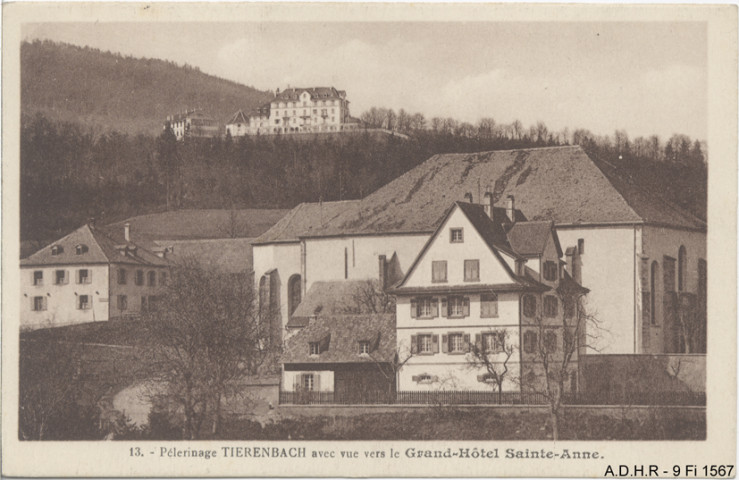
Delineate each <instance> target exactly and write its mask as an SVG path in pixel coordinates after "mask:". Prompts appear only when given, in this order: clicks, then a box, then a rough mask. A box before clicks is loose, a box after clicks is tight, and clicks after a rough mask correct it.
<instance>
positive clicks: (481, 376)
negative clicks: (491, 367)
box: [477, 375, 485, 382]
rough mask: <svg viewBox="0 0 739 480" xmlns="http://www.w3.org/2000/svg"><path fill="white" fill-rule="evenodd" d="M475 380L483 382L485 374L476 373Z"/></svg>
mask: <svg viewBox="0 0 739 480" xmlns="http://www.w3.org/2000/svg"><path fill="white" fill-rule="evenodd" d="M477 381H478V382H484V381H485V375H478V376H477Z"/></svg>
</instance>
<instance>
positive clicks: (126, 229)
mask: <svg viewBox="0 0 739 480" xmlns="http://www.w3.org/2000/svg"><path fill="white" fill-rule="evenodd" d="M123 238H125V239H126V241H127V242H130V241H131V224H130V223H128V222H126V223H124V224H123Z"/></svg>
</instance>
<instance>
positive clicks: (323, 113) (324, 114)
mask: <svg viewBox="0 0 739 480" xmlns="http://www.w3.org/2000/svg"><path fill="white" fill-rule="evenodd" d="M288 113H289V111H288V110H285V111H284V115H285V116H288ZM331 114H336V109H335V108H332V109H331ZM298 115H299V112H298V111H297V110H293V111H292V116H293V117H295V116H298ZM313 115H318V109H317V108H314V109H313ZM275 116H276V117H279V116H280V111H279V110H275ZM303 116H308V110H303ZM321 116H322V117H327V116H328V108H323V109H321Z"/></svg>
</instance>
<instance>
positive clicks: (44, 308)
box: [41, 297, 48, 310]
mask: <svg viewBox="0 0 739 480" xmlns="http://www.w3.org/2000/svg"><path fill="white" fill-rule="evenodd" d="M41 298H43V299H44V301H43V302H41V303H42V304H43V308H42V309H43V310H46V300H48V299H47V298H46V297H41Z"/></svg>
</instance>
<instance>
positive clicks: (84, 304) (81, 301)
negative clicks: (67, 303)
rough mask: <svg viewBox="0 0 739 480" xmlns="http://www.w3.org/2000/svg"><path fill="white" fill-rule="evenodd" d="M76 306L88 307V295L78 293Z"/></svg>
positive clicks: (79, 307)
mask: <svg viewBox="0 0 739 480" xmlns="http://www.w3.org/2000/svg"><path fill="white" fill-rule="evenodd" d="M77 308H78V309H80V310H87V309H89V308H90V296H89V295H80V296H79V300H78V302H77Z"/></svg>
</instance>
